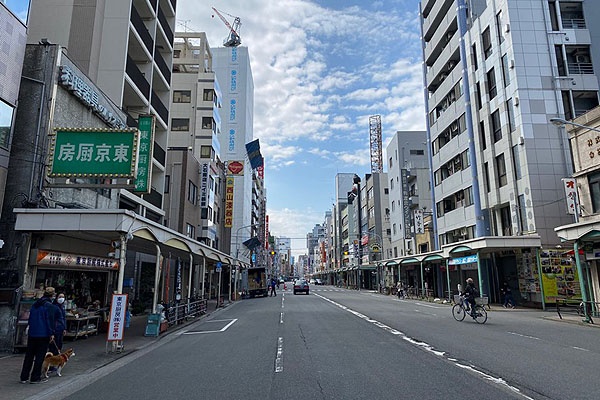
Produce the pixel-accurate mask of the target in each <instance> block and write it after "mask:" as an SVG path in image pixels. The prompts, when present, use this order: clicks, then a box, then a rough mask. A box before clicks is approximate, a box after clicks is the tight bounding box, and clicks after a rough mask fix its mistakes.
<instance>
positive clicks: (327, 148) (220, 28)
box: [177, 0, 425, 246]
mask: <svg viewBox="0 0 600 400" xmlns="http://www.w3.org/2000/svg"><path fill="white" fill-rule="evenodd" d="M177 3H178V4H177V5H178V10H177V11H178V12H177V18H178V21H182V20H185V21H186V25H187V26H188V27H189V30H197V31H205V32H206V34H207V37H208V39H209V43H210V45H211V46H212V47H217V46H220V45H221V44H222V40H223V38H225V37H226V36H227V33H228V31H227V28H226V27H225V25H224V24H223V23H222V21H220V20H219V18H218V17H215V18H211V17H210V16H211V15H212V14H213V12H212V10H211V9H210V5H208V4H205V2H198V1H195V0H179V1H178V2H177ZM215 3H217V5H215V7H216V8H218V9H219V10H221V9H222V10H223V11H225V12H227V13H229V14H232V15H237V16H239V17H240V18H241V21H242V28H241V30H240V35H241V37H242V46H247V47H248V49H249V53H250V58H251V65H252V73H253V77H254V87H255V96H254V98H255V104H254V135H255V137H256V138H259V139H260V143H261V152H262V154H263V156H264V157H265V166H266V171H265V175H266V176H268V177H269V179H271V178H272V177H273V175H274V174H271V173H269V172H270V171H269V170H271V171H274V172H276V171H286V172H288V170H289V171H290V172H292V171H294V172H295V173H297V175H298V176H296V177H295V178H296V179H301V176H300V175H299V174H301V173H302V171H299V170H298V168H299V167H304V166H307V165H308V166H310V167H317V168H319V167H320V166H317V165H314V163H315V162H317V161H318V160H319V159H320V160H323V162H325V163H327V166H330V165H331V164H332V163H333V164H335V166H336V167H337V166H338V165H339V166H340V167H341V168H344V169H347V170H352V169H358V170H364V169H365V167H368V166H369V165H370V151H369V137H368V135H369V127H368V118H369V116H370V115H373V114H381V115H382V125H383V126H382V127H383V132H384V136H385V137H389V136H391V135H392V134H393V133H394V132H395V131H397V130H422V129H424V127H425V120H424V118H425V116H424V107H423V90H422V88H421V86H422V77H421V71H422V67H421V59H420V58H421V47H420V46H421V45H420V40H419V36H420V27H419V19H418V15H417V5H416V2H414V1H401V0H393V1H391V0H377V1H373V2H364V5H363V4H362V3H361V6H350V7H344V6H341V7H342V8H339V9H333V8H326V7H322V6H320V5H318V4H316V2H313V1H309V0H229V1H227V2H215ZM338 3H340V4H344V2H343V1H339V2H338ZM413 3H415V4H413ZM409 7H410V8H409ZM227 18H229V19H230V20H232V19H233V18H231V17H227ZM294 168H296V169H294ZM305 169H306V168H305ZM322 178H323V181H329V182H330V183H329V185H330V187H329V188H326V187H319V188H318V189H317V191H318V192H324V191H327V190H331V191H333V187H332V186H333V182H334V177H333V176H331V177H326V176H324V177H322ZM307 179H308V177H307ZM267 189H268V188H267ZM313 197H315V196H313ZM312 200H313V198H311V199H303V201H302V202H300V201H299V200H298V199H293V198H287V196H272V195H271V196H270V197H269V206H270V207H273V208H274V209H278V211H276V212H277V213H278V215H282V216H286V215H287V216H286V217H285V218H282V219H279V218H275V219H273V220H272V224H271V226H272V228H273V229H272V231H273V232H274V233H275V234H277V235H284V233H283V232H284V231H286V230H288V226H287V225H288V224H290V223H295V221H293V219H294V218H298V219H299V220H303V219H305V215H306V213H307V212H306V210H301V209H302V208H303V207H305V206H306V204H305V203H306V202H308V201H312ZM278 201H279V202H287V204H289V207H290V208H289V209H286V210H284V209H282V208H281V206H278V205H277V202H278ZM317 207H319V206H314V208H317ZM320 207H324V209H323V210H322V211H317V212H314V213H315V217H314V219H315V221H316V222H315V223H321V222H322V219H323V216H324V212H325V210H326V209H327V208H328V207H330V205H329V204H323V205H321V206H320ZM317 216H318V217H317ZM311 224H312V225H311V226H309V227H305V226H303V227H302V228H299V227H298V228H294V229H300V232H302V236H305V234H306V232H308V231H309V230H311V229H312V226H314V223H312V221H311ZM298 233H299V232H296V234H295V235H290V236H297V234H298ZM302 245H303V246H304V245H305V243H303V244H302Z"/></svg>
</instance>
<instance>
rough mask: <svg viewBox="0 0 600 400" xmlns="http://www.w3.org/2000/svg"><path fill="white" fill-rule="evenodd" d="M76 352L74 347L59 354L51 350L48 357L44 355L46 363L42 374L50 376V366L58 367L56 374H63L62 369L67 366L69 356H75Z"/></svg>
mask: <svg viewBox="0 0 600 400" xmlns="http://www.w3.org/2000/svg"><path fill="white" fill-rule="evenodd" d="M74 355H75V352H74V351H73V349H68V350H67V351H65V352H63V353H60V354H58V355H56V356H55V355H53V354H52V353H51V352H47V353H46V357H44V364H43V365H42V374H43V375H44V377H46V378H48V369H49V368H50V367H55V368H56V375H58V376H62V375H61V374H60V371H62V369H63V368H64V367H65V365H66V364H67V361H69V358H71V357H73V356H74Z"/></svg>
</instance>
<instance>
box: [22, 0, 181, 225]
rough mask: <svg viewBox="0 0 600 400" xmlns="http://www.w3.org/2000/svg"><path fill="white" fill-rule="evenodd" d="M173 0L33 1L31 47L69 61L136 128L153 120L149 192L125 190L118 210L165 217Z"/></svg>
mask: <svg viewBox="0 0 600 400" xmlns="http://www.w3.org/2000/svg"><path fill="white" fill-rule="evenodd" d="M175 7H176V0H151V1H137V0H91V1H80V0H73V1H69V2H64V1H61V0H32V1H31V11H30V18H29V29H28V38H27V40H28V43H38V42H39V41H40V40H42V39H43V40H46V41H48V42H50V43H53V44H59V45H61V46H63V47H66V48H67V49H68V53H69V57H70V58H71V59H72V60H73V61H74V62H75V63H76V64H77V65H78V66H79V67H80V68H81V69H82V71H83V72H84V73H85V74H86V75H87V76H88V77H89V78H90V79H91V80H92V81H93V82H94V83H95V84H96V85H97V86H98V87H99V88H100V90H102V92H103V93H104V94H105V95H107V96H108V97H109V98H110V99H111V100H112V101H113V102H114V103H116V104H117V105H118V106H120V107H121V109H122V110H123V111H125V112H126V114H127V125H128V126H134V127H135V126H137V118H138V116H139V115H145V114H152V115H155V116H156V123H155V127H154V140H153V160H152V163H151V164H152V166H151V169H150V170H151V175H150V178H149V187H148V190H147V192H145V193H144V192H136V191H135V190H124V189H123V190H121V192H120V196H119V208H123V209H130V210H133V211H135V212H136V213H138V214H139V215H142V216H144V217H146V218H148V219H150V220H153V221H156V222H159V223H162V222H163V218H164V211H163V209H162V207H163V189H164V185H165V167H166V149H167V145H168V143H167V141H168V128H169V107H170V90H171V66H172V63H173V39H174V36H173V30H174V27H175Z"/></svg>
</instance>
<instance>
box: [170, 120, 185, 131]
mask: <svg viewBox="0 0 600 400" xmlns="http://www.w3.org/2000/svg"><path fill="white" fill-rule="evenodd" d="M189 130H190V119H189V118H173V119H171V131H172V132H187V131H189Z"/></svg>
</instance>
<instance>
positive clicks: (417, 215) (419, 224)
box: [413, 208, 425, 234]
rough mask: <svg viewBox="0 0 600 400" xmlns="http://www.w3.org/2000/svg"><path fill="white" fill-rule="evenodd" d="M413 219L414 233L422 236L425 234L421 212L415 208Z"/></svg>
mask: <svg viewBox="0 0 600 400" xmlns="http://www.w3.org/2000/svg"><path fill="white" fill-rule="evenodd" d="M413 217H414V220H415V233H416V234H423V233H425V223H424V222H423V210H421V209H419V208H417V209H416V210H414V211H413Z"/></svg>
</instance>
